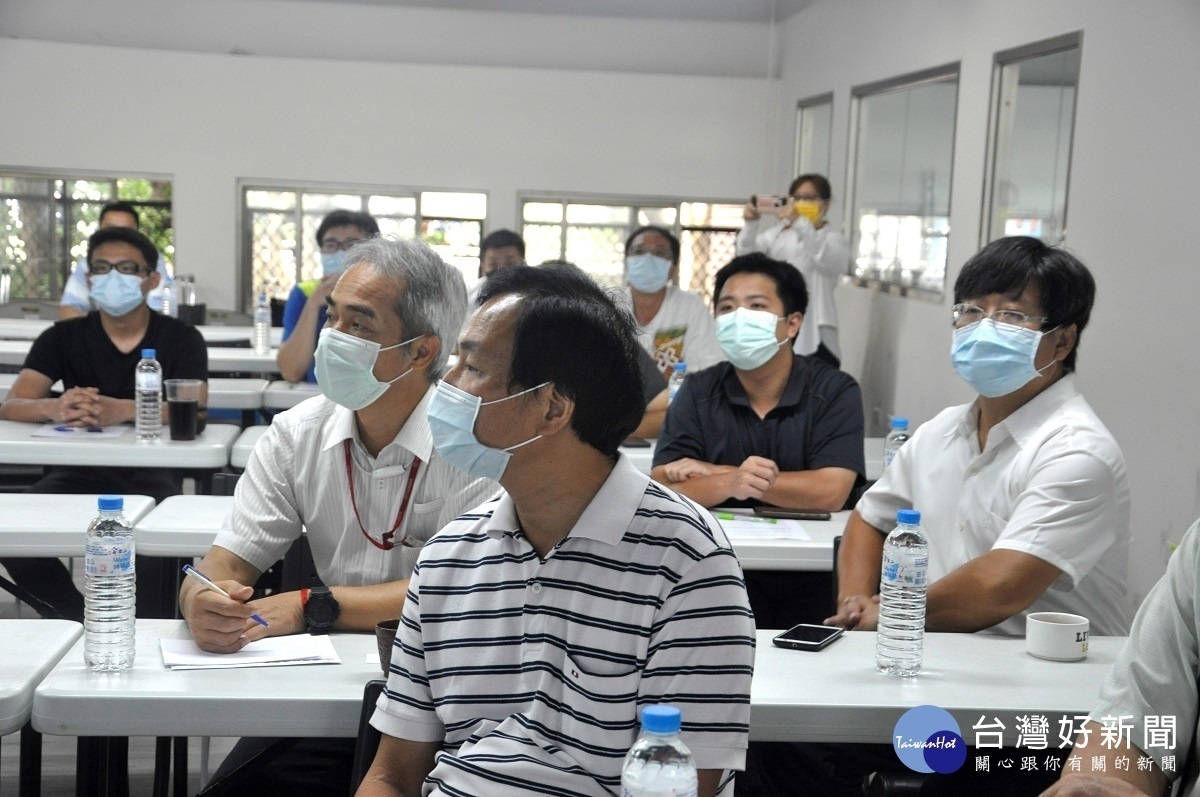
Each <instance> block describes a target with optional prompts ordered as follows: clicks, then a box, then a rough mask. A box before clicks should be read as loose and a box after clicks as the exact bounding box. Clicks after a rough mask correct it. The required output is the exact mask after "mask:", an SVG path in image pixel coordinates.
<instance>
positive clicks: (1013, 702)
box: [35, 631, 1125, 746]
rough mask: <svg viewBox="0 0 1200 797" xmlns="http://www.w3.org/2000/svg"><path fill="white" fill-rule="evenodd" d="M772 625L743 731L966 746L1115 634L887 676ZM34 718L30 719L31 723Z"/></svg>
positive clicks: (1085, 666) (944, 650)
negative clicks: (1062, 652)
mask: <svg viewBox="0 0 1200 797" xmlns="http://www.w3.org/2000/svg"><path fill="white" fill-rule="evenodd" d="M778 633H779V632H778V631H759V632H758V636H757V641H758V647H757V650H756V651H755V659H754V682H753V685H752V686H751V688H750V738H751V739H753V740H757V741H772V742H850V743H864V744H868V743H869V744H881V743H884V744H885V743H888V742H890V741H891V737H892V731H893V729H894V728H895V725H896V721H897V720H898V719H900V716H901V715H902V714H903V713H904V712H906V711H908V709H910V708H912V707H914V706H921V705H933V706H939V707H941V708H943V709H945V710H946V711H948V712H950V714H951V715H953V716H954V718H955V719H956V720H957V721H958V724H959V727H960V729H961V730H962V732H963V733H962V735H963V738H964V740H965V741H966V742H967V744H973V743H974V735H973V732H972V730H971V727H972V726H973V725H975V724H976V723H977V722H978V721H979V718H980V716H984V717H985V718H986V719H987V721H988V723H991V722H992V720H993V719H997V718H998V719H1000V721H1001V722H1002V723H1003V724H1004V726H1005V727H1004V731H1003V734H1004V743H1005V745H1006V746H1014V745H1015V744H1016V741H1017V728H1016V727H1015V726H1016V722H1015V719H1016V717H1017V715H1018V714H1024V715H1027V714H1031V713H1032V714H1039V715H1044V716H1047V717H1049V719H1050V728H1051V729H1052V730H1053V729H1057V728H1058V719H1059V718H1061V717H1064V716H1069V717H1075V716H1076V715H1084V714H1087V713H1088V712H1089V711H1091V709H1092V707H1093V706H1094V705H1095V703H1096V701H1097V698H1098V697H1099V694H1100V684H1101V682H1102V681H1103V680H1104V677H1105V676H1106V675H1107V674H1108V671H1109V669H1110V668H1111V667H1112V664H1113V662H1114V661H1115V660H1116V657H1117V653H1118V652H1119V651H1120V650H1121V647H1122V645H1124V643H1125V637H1098V636H1094V637H1092V638H1091V639H1090V640H1089V644H1088V647H1089V650H1088V655H1087V658H1086V659H1084V660H1083V661H1076V662H1057V661H1045V660H1043V659H1038V658H1035V657H1033V656H1031V655H1029V654H1028V653H1026V652H1025V640H1024V639H1020V638H1017V639H1014V638H1008V637H999V636H995V635H991V634H983V633H980V634H926V635H925V657H924V664H923V665H922V669H921V673H920V675H918V676H916V677H914V678H897V677H892V676H888V675H884V674H882V673H880V672H878V671H876V669H875V634H874V633H870V632H866V631H847V632H846V633H845V634H843V635H842V638H841V639H838V640H836V641H835V642H834V643H833V644H831V645H830V646H829V647H827V648H825V649H824V650H821V651H819V652H817V653H808V652H802V651H796V650H789V649H785V648H779V647H776V646H775V645H773V644H772V643H771V640H772V638H774V637H775V636H776V635H778ZM35 725H36V722H35Z"/></svg>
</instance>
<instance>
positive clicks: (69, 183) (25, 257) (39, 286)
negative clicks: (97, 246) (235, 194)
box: [0, 170, 175, 301]
mask: <svg viewBox="0 0 1200 797" xmlns="http://www.w3.org/2000/svg"><path fill="white" fill-rule="evenodd" d="M115 200H123V201H126V202H129V203H130V204H131V205H133V206H134V208H135V209H136V210H137V213H138V217H139V219H140V221H141V230H142V232H143V233H145V234H146V236H147V237H148V238H150V240H151V241H153V242H154V245H155V246H156V247H158V250H159V252H161V253H162V255H163V259H164V260H165V261H166V262H167V263H168V264H171V263H173V262H174V256H175V245H174V230H173V228H172V220H171V181H170V180H169V179H149V178H144V177H121V176H114V177H95V176H89V177H80V176H76V175H70V174H58V173H53V172H46V173H40V174H29V173H22V172H10V173H5V172H4V171H3V170H0V273H2V274H3V275H7V276H8V280H6V281H5V285H6V287H7V290H8V298H9V299H10V300H11V299H43V300H48V301H58V300H59V299H60V298H61V297H62V292H63V288H64V287H65V285H66V280H67V279H68V278H69V276H70V273H71V269H72V268H73V267H74V266H75V263H76V261H78V260H79V259H80V258H82V257H84V256H85V254H86V253H87V239H88V238H89V237H90V236H91V234H92V233H94V232H95V231H96V230H97V229H98V228H99V222H100V210H101V208H102V207H103V205H104V204H105V203H106V202H109V201H115Z"/></svg>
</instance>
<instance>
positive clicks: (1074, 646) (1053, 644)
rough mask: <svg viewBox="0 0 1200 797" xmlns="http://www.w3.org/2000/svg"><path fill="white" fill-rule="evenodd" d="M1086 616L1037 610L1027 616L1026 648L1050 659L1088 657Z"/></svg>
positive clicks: (1070, 659)
mask: <svg viewBox="0 0 1200 797" xmlns="http://www.w3.org/2000/svg"><path fill="white" fill-rule="evenodd" d="M1089 627H1090V623H1089V622H1088V619H1087V618H1086V617H1081V616H1080V615H1078V614H1066V613H1065V612H1034V613H1033V614H1030V615H1028V616H1026V618H1025V648H1026V650H1028V651H1029V653H1030V654H1031V655H1033V656H1037V657H1038V658H1039V659H1049V660H1050V661H1079V660H1080V659H1082V658H1085V657H1086V656H1087V651H1088V629H1089Z"/></svg>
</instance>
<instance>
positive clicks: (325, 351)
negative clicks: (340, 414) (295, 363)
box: [315, 327, 425, 410]
mask: <svg viewBox="0 0 1200 797" xmlns="http://www.w3.org/2000/svg"><path fill="white" fill-rule="evenodd" d="M423 337H425V336H424V335H417V336H416V337H415V338H409V339H408V340H405V341H402V342H400V343H397V344H396V345H395V346H380V345H379V344H378V343H376V342H375V341H373V340H363V339H362V338H356V337H354V336H353V335H347V334H346V333H345V332H339V331H338V330H336V329H330V328H328V327H326V328H325V329H322V330H321V337H320V338H319V339H318V340H317V353H316V358H315V359H316V366H317V367H316V370H317V384H318V385H319V386H320V388H321V392H322V393H324V394H325V396H326V397H327V398H328V399H329V400H330V401H333V402H336V403H338V404H341V405H342V406H343V407H345V408H346V409H348V410H361V409H362V408H363V407H369V406H370V405H372V404H374V403H375V401H376V400H377V399H378V398H379V397H380V396H382V395H383V394H384V392H385V391H386V390H387V389H388V387H390V386H391V385H392V384H393V383H395V382H397V381H399V380H401V379H403V378H404V377H406V376H408V374H409V373H410V372H411V371H412V368H409V369H408V370H407V371H405V372H404V373H402V374H400V376H398V377H396V378H395V379H390V380H388V381H387V382H380V381H379V380H378V379H376V378H375V361H376V360H377V359H379V352H381V351H387V350H388V349H398V348H400V347H401V346H407V345H408V344H409V343H412V342H413V341H414V340H420V339H421V338H423Z"/></svg>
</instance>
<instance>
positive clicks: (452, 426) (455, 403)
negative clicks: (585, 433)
mask: <svg viewBox="0 0 1200 797" xmlns="http://www.w3.org/2000/svg"><path fill="white" fill-rule="evenodd" d="M548 384H550V383H549V382H543V383H542V384H540V385H537V386H535V387H531V388H529V389H528V390H522V391H521V392H520V393H513V394H512V395H511V396H505V397H504V398H502V399H496V400H495V401H484V400H483V399H481V398H480V397H479V396H476V395H474V394H471V393H468V392H466V391H465V390H460V389H458V388H456V387H455V386H454V385H451V384H449V383H448V382H446V381H445V380H442V381H440V382H438V383H437V388H436V389H435V390H434V394H433V399H432V400H431V401H430V402H429V412H428V419H429V431H430V432H431V433H432V435H433V447H434V448H435V449H437V452H438V456H440V457H441V458H442V459H444V460H446V461H447V462H449V463H450V464H451V465H453V466H454V467H456V468H458V469H459V470H461V471H462V472H463V473H466V474H468V475H470V476H477V477H480V478H484V479H491V480H492V481H499V480H500V477H501V476H502V475H504V469H505V468H507V467H508V461H509V460H510V459H512V453H511V452H513V451H515V450H516V449H518V448H520V447H521V446H527V445H529V444H530V443H532V442H533V441H534V440H537V439H539V438H541V435H540V434H539V435H537V436H535V437H531V438H529V439H528V440H526V441H525V442H524V443H517V444H516V445H515V446H509V447H508V448H489V447H488V446H485V445H484V444H483V443H481V442H479V438H478V437H476V436H475V420H476V418H478V417H479V408H480V407H485V406H487V405H488V404H499V403H500V402H502V401H508V400H509V399H514V398H516V397H517V396H523V395H525V394H526V393H532V392H533V391H534V390H537V389H538V388H541V387H545V386H546V385H548Z"/></svg>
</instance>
